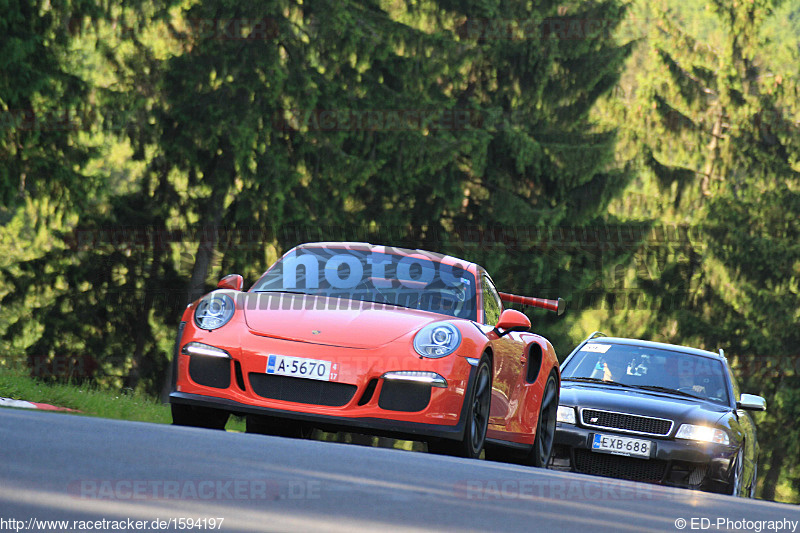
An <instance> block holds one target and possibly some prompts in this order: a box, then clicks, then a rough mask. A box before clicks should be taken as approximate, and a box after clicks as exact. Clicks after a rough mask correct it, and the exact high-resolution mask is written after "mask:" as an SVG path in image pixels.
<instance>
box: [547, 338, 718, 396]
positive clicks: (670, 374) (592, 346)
mask: <svg viewBox="0 0 800 533" xmlns="http://www.w3.org/2000/svg"><path fill="white" fill-rule="evenodd" d="M725 376H726V374H725V367H724V365H723V363H722V361H720V360H716V359H713V358H711V357H704V356H702V355H695V354H691V353H686V352H679V351H672V350H661V349H657V348H648V347H645V346H636V345H627V344H611V343H603V342H602V341H601V340H597V341H591V342H588V343H586V344H584V345H583V346H582V347H581V349H580V350H579V351H578V352H577V353H576V354H575V355H574V356H573V357H572V358H570V360H569V361H568V362H567V364H566V365H564V368H562V369H561V377H562V380H563V381H590V382H591V381H596V382H613V383H615V384H617V385H621V386H626V387H633V388H640V389H644V390H652V391H659V392H670V393H675V394H679V395H682V396H691V397H697V398H701V399H704V400H710V401H712V402H716V403H720V404H725V405H728V404H729V396H728V386H727V380H726V378H725Z"/></svg>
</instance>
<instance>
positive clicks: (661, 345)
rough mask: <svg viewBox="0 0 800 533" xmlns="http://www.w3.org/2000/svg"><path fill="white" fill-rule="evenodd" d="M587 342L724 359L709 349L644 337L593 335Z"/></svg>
mask: <svg viewBox="0 0 800 533" xmlns="http://www.w3.org/2000/svg"><path fill="white" fill-rule="evenodd" d="M586 342H600V343H608V344H625V345H629V346H642V347H645V348H654V349H658V350H669V351H673V352H683V353H690V354H693V355H700V356H703V357H711V358H713V359H723V360H724V357H723V356H722V355H721V354H718V353H714V352H709V351H708V350H701V349H699V348H692V347H691V346H681V345H679V344H668V343H666V342H655V341H645V340H642V339H628V338H624V337H605V336H602V337H593V338H590V339H587V340H586Z"/></svg>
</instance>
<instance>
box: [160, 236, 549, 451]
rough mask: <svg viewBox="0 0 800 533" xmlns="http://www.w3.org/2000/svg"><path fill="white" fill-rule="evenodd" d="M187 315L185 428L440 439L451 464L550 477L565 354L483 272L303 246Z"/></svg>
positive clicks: (177, 409) (399, 256)
mask: <svg viewBox="0 0 800 533" xmlns="http://www.w3.org/2000/svg"><path fill="white" fill-rule="evenodd" d="M242 284H243V279H242V276H239V275H236V274H232V275H229V276H226V277H225V278H223V279H222V280H221V281H220V282H219V284H218V289H217V290H215V291H213V292H211V293H209V294H207V295H205V296H203V297H202V298H200V299H199V300H197V301H195V302H194V303H192V304H191V305H189V306H188V308H187V309H186V311H185V312H184V314H183V317H182V319H181V323H180V327H179V330H178V339H177V343H176V346H175V354H174V358H173V375H174V387H173V391H172V393H171V394H170V402H171V404H172V417H173V423H174V424H178V425H188V426H200V427H206V428H218V429H221V428H223V427H224V426H225V424H226V422H227V420H228V416H229V415H230V414H236V415H242V416H245V417H246V421H247V431H248V432H257V433H269V434H276V435H284V436H298V437H299V436H303V435H304V434H307V433H308V432H309V431H310V430H313V429H314V428H319V429H322V430H326V431H351V432H358V433H368V434H374V435H386V436H392V437H397V438H404V439H409V440H418V441H425V442H427V443H428V448H429V450H431V451H434V452H437V453H445V454H450V455H458V456H462V457H478V456H479V455H480V453H481V451H482V450H483V449H484V448H486V450H487V454H488V455H490V456H494V457H496V458H500V459H504V460H506V459H507V460H518V461H521V462H523V463H526V464H531V465H535V466H542V465H545V464H547V461H548V460H549V458H550V454H551V450H552V445H553V438H554V435H555V426H556V414H557V410H558V399H559V384H560V375H559V367H558V360H557V359H556V354H555V351H554V350H553V347H552V345H551V344H550V342H548V341H547V339H545V338H544V337H541V336H539V335H536V334H534V333H531V332H529V329H530V327H531V323H530V321H529V320H528V318H527V317H526V316H525V315H524V314H522V313H520V312H519V311H516V310H513V309H503V302H512V303H519V304H523V305H531V306H537V307H542V308H546V309H549V310H551V311H556V312H558V313H559V314H560V313H561V312H562V304H563V302H562V300H561V299H558V300H546V299H539V298H529V297H522V296H515V295H511V294H505V293H501V292H498V291H497V289H496V288H495V285H494V283H493V282H492V279H491V277H489V274H488V273H487V272H486V271H485V270H484V269H483V268H481V267H480V266H478V265H476V264H474V263H470V262H467V261H463V260H461V259H457V258H454V257H450V256H445V255H441V254H436V253H431V252H425V251H422V250H407V249H398V248H391V247H387V246H376V245H371V244H366V243H344V242H342V243H310V244H303V245H301V246H298V247H296V248H293V249H292V250H290V251H289V252H288V253H286V254H285V255H284V256H283V257H282V258H281V259H279V260H278V261H277V262H276V263H275V264H274V265H272V267H271V268H270V269H269V270H267V271H266V272H265V273H264V275H263V276H261V278H260V279H259V280H258V281H257V282H256V283H255V284H254V285H253V286H252V287H250V289H249V290H248V291H246V292H243V291H242Z"/></svg>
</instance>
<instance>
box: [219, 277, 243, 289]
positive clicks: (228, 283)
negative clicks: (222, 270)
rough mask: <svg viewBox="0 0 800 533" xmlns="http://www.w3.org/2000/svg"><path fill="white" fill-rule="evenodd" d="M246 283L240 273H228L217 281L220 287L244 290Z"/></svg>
mask: <svg viewBox="0 0 800 533" xmlns="http://www.w3.org/2000/svg"><path fill="white" fill-rule="evenodd" d="M242 285H244V278H243V277H242V276H240V275H239V274H228V275H227V276H225V277H224V278H222V279H221V280H219V283H217V288H218V289H232V290H234V291H240V290H242Z"/></svg>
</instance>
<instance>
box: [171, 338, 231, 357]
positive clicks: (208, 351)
mask: <svg viewBox="0 0 800 533" xmlns="http://www.w3.org/2000/svg"><path fill="white" fill-rule="evenodd" d="M181 351H182V352H183V353H184V354H186V355H207V356H209V357H223V358H225V359H230V358H231V354H229V353H228V352H226V351H225V350H223V349H222V348H217V347H216V346H209V345H208V344H203V343H201V342H190V343H188V344H186V346H184V347H183V350H181Z"/></svg>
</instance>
